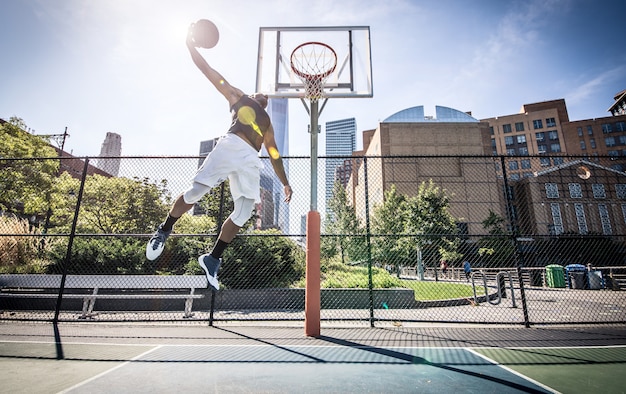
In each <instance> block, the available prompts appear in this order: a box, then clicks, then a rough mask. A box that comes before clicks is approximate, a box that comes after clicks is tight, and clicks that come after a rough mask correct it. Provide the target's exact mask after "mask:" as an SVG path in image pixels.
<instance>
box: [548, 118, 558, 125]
mask: <svg viewBox="0 0 626 394" xmlns="http://www.w3.org/2000/svg"><path fill="white" fill-rule="evenodd" d="M546 127H556V120H554V118H547V119H546Z"/></svg>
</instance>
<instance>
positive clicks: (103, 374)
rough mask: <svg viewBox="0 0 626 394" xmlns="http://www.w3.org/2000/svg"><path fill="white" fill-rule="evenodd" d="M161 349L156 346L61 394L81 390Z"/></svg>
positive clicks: (60, 393) (60, 392)
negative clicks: (82, 387) (90, 383)
mask: <svg viewBox="0 0 626 394" xmlns="http://www.w3.org/2000/svg"><path fill="white" fill-rule="evenodd" d="M159 348H160V346H156V347H154V348H152V349H150V350H147V351H145V352H143V353H141V354H139V355H137V356H135V357H133V358H131V359H130V360H128V361H125V362H123V363H121V364H119V365H116V366H115V367H113V368H110V369H108V370H106V371H104V372H101V373H99V374H97V375H95V376H92V377H91V378H89V379H87V380H84V381H82V382H80V383H77V384H75V385H73V386H72V387H69V388H67V389H65V390H62V391H59V394H63V393H68V392H70V391H72V390H74V389H76V388H79V387H81V386H84V385H85V384H87V383H89V382H92V381H94V380H96V379H98V378H101V377H102V376H105V375H106V374H109V373H111V372H113V371H115V370H117V369H120V368H122V367H124V366H126V365H127V364H130V363H131V362H133V361H134V360H137V359H139V358H140V357H143V356H145V355H147V354H150V353H152V352H153V351H155V350H157V349H159Z"/></svg>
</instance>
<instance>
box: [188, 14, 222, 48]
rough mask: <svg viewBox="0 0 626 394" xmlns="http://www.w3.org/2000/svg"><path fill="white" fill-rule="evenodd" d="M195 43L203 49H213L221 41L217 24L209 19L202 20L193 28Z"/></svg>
mask: <svg viewBox="0 0 626 394" xmlns="http://www.w3.org/2000/svg"><path fill="white" fill-rule="evenodd" d="M192 37H193V42H194V43H195V44H196V46H198V47H201V48H213V47H214V46H215V45H217V42H218V41H219V39H220V32H219V31H218V30H217V26H215V23H213V22H211V21H210V20H208V19H200V20H199V21H197V22H196V23H194V25H193V28H192Z"/></svg>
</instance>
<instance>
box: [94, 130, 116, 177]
mask: <svg viewBox="0 0 626 394" xmlns="http://www.w3.org/2000/svg"><path fill="white" fill-rule="evenodd" d="M121 154H122V136H121V135H119V134H116V133H107V134H106V137H105V138H104V142H103V143H102V147H101V148H100V155H99V157H113V158H112V159H98V164H97V167H98V168H100V169H101V170H102V171H105V172H106V173H108V174H110V175H112V176H118V174H119V172H120V162H121V159H120V158H119V156H121Z"/></svg>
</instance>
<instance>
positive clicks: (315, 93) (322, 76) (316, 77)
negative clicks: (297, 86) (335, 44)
mask: <svg viewBox="0 0 626 394" xmlns="http://www.w3.org/2000/svg"><path fill="white" fill-rule="evenodd" d="M335 67H337V54H336V53H335V51H334V50H333V48H331V47H330V46H328V45H326V44H324V43H322V42H305V43H304V44H301V45H299V46H298V47H296V49H294V50H293V52H292V53H291V69H292V70H293V72H294V74H296V75H297V76H298V77H299V78H300V80H301V81H302V83H303V84H304V97H305V98H308V99H309V101H311V102H314V101H318V100H320V99H321V98H323V97H324V84H325V83H326V80H327V79H328V77H329V76H330V74H332V73H333V71H335Z"/></svg>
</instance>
